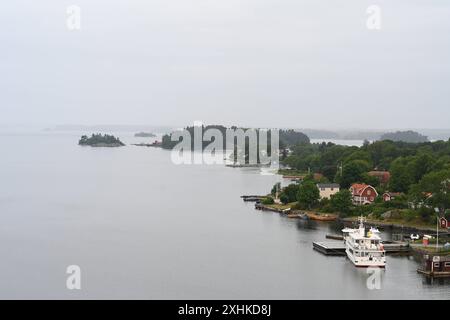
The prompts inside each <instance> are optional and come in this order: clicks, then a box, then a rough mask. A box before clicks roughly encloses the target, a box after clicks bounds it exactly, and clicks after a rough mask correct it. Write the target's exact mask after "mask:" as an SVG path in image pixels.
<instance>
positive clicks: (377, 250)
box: [342, 217, 386, 268]
mask: <svg viewBox="0 0 450 320" xmlns="http://www.w3.org/2000/svg"><path fill="white" fill-rule="evenodd" d="M342 232H343V234H344V242H345V252H346V254H347V257H348V258H349V259H350V261H352V263H353V264H354V265H355V266H356V267H379V268H384V267H385V266H386V251H385V250H384V247H383V243H382V241H381V237H380V231H378V229H376V228H370V230H369V231H368V232H367V234H366V230H365V227H364V221H363V218H362V217H361V218H359V227H358V229H352V228H345V229H343V230H342Z"/></svg>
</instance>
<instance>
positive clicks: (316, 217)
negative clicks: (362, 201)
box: [306, 212, 337, 221]
mask: <svg viewBox="0 0 450 320" xmlns="http://www.w3.org/2000/svg"><path fill="white" fill-rule="evenodd" d="M306 215H307V216H308V218H309V219H311V220H317V221H334V220H336V219H337V215H334V214H328V213H326V214H316V213H310V212H307V213H306Z"/></svg>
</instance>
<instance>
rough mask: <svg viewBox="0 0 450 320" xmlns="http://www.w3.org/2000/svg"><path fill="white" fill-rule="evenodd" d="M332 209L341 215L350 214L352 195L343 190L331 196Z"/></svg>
mask: <svg viewBox="0 0 450 320" xmlns="http://www.w3.org/2000/svg"><path fill="white" fill-rule="evenodd" d="M331 206H332V208H333V209H334V210H335V211H337V212H339V213H342V214H347V213H349V212H350V208H351V206H352V194H351V192H350V191H349V190H347V189H343V190H340V191H339V192H338V193H336V194H334V195H332V196H331Z"/></svg>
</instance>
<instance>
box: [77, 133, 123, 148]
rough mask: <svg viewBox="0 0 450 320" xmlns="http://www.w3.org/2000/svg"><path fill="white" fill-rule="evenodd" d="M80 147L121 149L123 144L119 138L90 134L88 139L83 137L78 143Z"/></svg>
mask: <svg viewBox="0 0 450 320" xmlns="http://www.w3.org/2000/svg"><path fill="white" fill-rule="evenodd" d="M78 144H79V145H80V146H91V147H123V146H124V145H125V144H124V143H123V142H122V141H120V140H119V138H116V137H114V136H113V135H108V134H103V135H102V134H101V133H98V134H92V135H91V136H90V137H88V136H86V135H83V136H81V139H80V140H79V141H78Z"/></svg>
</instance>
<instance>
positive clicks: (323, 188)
mask: <svg viewBox="0 0 450 320" xmlns="http://www.w3.org/2000/svg"><path fill="white" fill-rule="evenodd" d="M317 188H318V189H319V192H320V199H324V198H327V199H330V198H331V196H332V195H333V194H336V193H338V192H339V188H340V186H339V185H338V184H337V183H318V184H317Z"/></svg>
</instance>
